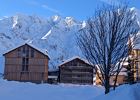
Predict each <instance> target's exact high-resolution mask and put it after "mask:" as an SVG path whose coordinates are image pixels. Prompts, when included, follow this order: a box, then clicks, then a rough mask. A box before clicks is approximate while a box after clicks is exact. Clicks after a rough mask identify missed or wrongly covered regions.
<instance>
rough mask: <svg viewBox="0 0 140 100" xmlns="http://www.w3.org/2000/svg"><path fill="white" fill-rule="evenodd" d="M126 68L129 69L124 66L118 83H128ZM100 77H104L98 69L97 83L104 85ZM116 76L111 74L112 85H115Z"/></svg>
mask: <svg viewBox="0 0 140 100" xmlns="http://www.w3.org/2000/svg"><path fill="white" fill-rule="evenodd" d="M126 70H127V69H126V68H122V70H121V71H120V73H119V74H118V77H117V82H116V85H121V84H124V83H126V77H127V73H126ZM99 77H100V78H102V76H101V73H100V72H99V71H98V75H97V74H96V79H95V84H96V85H102V82H101V80H100V78H99ZM115 78H116V76H115V75H112V76H110V80H109V82H110V85H111V86H113V85H114V82H115Z"/></svg>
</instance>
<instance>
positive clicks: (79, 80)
mask: <svg viewBox="0 0 140 100" xmlns="http://www.w3.org/2000/svg"><path fill="white" fill-rule="evenodd" d="M59 68H60V69H59V70H60V79H59V80H60V83H72V84H93V67H92V66H90V65H88V64H86V63H84V62H83V61H81V60H78V59H76V60H73V61H70V62H68V63H66V64H64V65H62V66H60V67H59Z"/></svg>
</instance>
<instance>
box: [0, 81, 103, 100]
mask: <svg viewBox="0 0 140 100" xmlns="http://www.w3.org/2000/svg"><path fill="white" fill-rule="evenodd" d="M101 93H103V89H102V88H101V87H96V86H88V85H86V86H84V85H71V84H69V85H65V84H60V85H49V84H33V83H20V82H14V81H5V80H0V100H90V99H92V98H94V97H96V96H98V95H100V94H101Z"/></svg>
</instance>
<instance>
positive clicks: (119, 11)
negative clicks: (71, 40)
mask: <svg viewBox="0 0 140 100" xmlns="http://www.w3.org/2000/svg"><path fill="white" fill-rule="evenodd" d="M138 30H139V28H138V26H137V24H136V16H135V13H134V11H133V10H131V9H129V8H128V6H121V5H119V6H110V7H107V6H103V7H102V8H100V9H98V10H97V11H96V12H95V15H94V16H93V17H91V18H89V19H88V20H87V25H86V27H85V28H83V29H81V30H80V31H79V34H78V36H77V38H78V39H77V40H78V41H77V43H78V45H79V47H80V49H81V50H82V52H83V54H84V55H85V57H86V58H87V59H88V60H89V62H91V63H93V64H96V66H95V70H96V72H97V70H99V71H100V74H101V77H100V75H99V74H97V75H98V77H99V78H100V80H101V82H102V84H103V86H104V87H105V94H107V93H109V91H110V82H109V81H110V77H111V76H112V75H115V76H116V78H115V82H114V87H115V86H116V82H117V76H118V74H119V73H120V71H121V69H122V63H123V62H124V61H125V60H126V58H127V57H128V55H129V51H131V50H132V45H131V46H130V45H128V40H129V38H131V37H135V35H136V33H137V32H138ZM133 40H135V39H134V38H133Z"/></svg>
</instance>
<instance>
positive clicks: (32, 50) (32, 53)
mask: <svg viewBox="0 0 140 100" xmlns="http://www.w3.org/2000/svg"><path fill="white" fill-rule="evenodd" d="M31 57H32V58H33V57H34V49H31Z"/></svg>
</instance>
